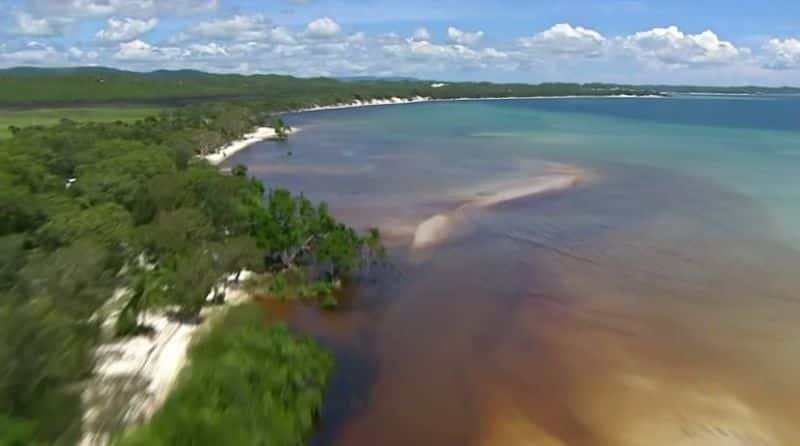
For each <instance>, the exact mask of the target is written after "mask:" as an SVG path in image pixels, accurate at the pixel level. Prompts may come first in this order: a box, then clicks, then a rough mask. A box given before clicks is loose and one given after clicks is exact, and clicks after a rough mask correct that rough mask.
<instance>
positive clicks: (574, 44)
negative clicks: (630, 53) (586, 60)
mask: <svg viewBox="0 0 800 446" xmlns="http://www.w3.org/2000/svg"><path fill="white" fill-rule="evenodd" d="M518 42H519V45H520V46H521V47H523V48H526V49H532V50H536V51H541V52H547V53H553V54H563V55H580V56H585V57H597V56H599V55H600V54H601V53H602V50H603V47H604V45H605V43H606V38H605V37H603V35H602V34H600V33H599V32H597V31H594V30H591V29H587V28H582V27H580V26H578V27H573V26H572V25H570V24H568V23H560V24H557V25H554V26H553V27H551V28H550V29H548V30H546V31H542V32H540V33H539V34H536V35H535V36H533V37H522V38H520V39H519V41H518Z"/></svg>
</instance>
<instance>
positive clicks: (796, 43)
mask: <svg viewBox="0 0 800 446" xmlns="http://www.w3.org/2000/svg"><path fill="white" fill-rule="evenodd" d="M764 53H765V54H764V67H766V68H769V69H773V70H789V69H793V68H800V40H798V39H784V40H781V39H770V41H769V42H767V44H766V45H765V46H764Z"/></svg>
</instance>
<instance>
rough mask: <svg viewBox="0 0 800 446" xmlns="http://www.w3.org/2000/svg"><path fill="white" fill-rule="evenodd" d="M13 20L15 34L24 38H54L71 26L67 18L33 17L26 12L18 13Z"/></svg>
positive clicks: (70, 21)
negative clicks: (14, 20)
mask: <svg viewBox="0 0 800 446" xmlns="http://www.w3.org/2000/svg"><path fill="white" fill-rule="evenodd" d="M15 19H16V32H17V33H18V34H22V35H25V36H55V35H58V34H61V33H63V32H64V31H65V30H66V28H67V27H69V25H71V24H72V20H71V19H69V18H67V17H56V16H52V17H34V16H33V15H31V14H28V13H26V12H20V13H18V14H17V15H16V16H15Z"/></svg>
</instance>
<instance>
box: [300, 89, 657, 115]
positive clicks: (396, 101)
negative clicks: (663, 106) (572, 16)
mask: <svg viewBox="0 0 800 446" xmlns="http://www.w3.org/2000/svg"><path fill="white" fill-rule="evenodd" d="M665 97H669V96H664V95H630V94H618V95H567V96H504V97H485V98H471V97H460V98H446V99H436V98H432V97H430V96H414V97H412V98H400V97H392V98H390V99H372V100H369V101H359V100H355V101H353V102H346V103H338V104H333V105H316V106H312V107H307V108H301V109H297V110H290V111H287V112H286V113H308V112H316V111H325V110H343V109H348V108H359V107H374V106H381V105H404V104H419V103H427V102H463V101H519V100H533V99H536V100H542V99H582V98H587V99H639V98H644V99H658V98H665Z"/></svg>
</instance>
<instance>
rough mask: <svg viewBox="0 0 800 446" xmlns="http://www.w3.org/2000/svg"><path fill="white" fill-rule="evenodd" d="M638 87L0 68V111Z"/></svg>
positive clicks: (289, 103) (275, 105) (606, 91)
mask: <svg viewBox="0 0 800 446" xmlns="http://www.w3.org/2000/svg"><path fill="white" fill-rule="evenodd" d="M652 93H653V91H650V90H647V89H642V88H638V87H627V86H619V85H614V86H611V85H601V84H594V85H590V84H570V83H549V84H538V85H531V84H492V83H488V82H481V83H474V82H458V83H436V82H433V81H421V80H412V79H405V80H370V79H365V80H347V81H342V80H337V79H332V78H297V77H292V76H281V75H273V74H267V75H250V76H245V75H239V74H211V73H204V72H201V71H193V70H179V71H166V70H159V71H153V72H149V73H139V72H132V71H121V70H116V69H112V68H104V67H83V68H29V67H17V68H10V69H5V70H0V106H28V105H70V104H87V103H94V104H99V103H115V102H116V103H125V102H128V103H138V102H147V103H180V102H190V101H197V100H208V99H223V98H238V99H253V100H263V101H264V102H265V103H269V105H270V108H271V109H274V110H277V109H281V108H283V109H286V108H298V107H303V106H310V105H314V104H332V103H339V102H351V101H354V100H356V99H373V98H389V97H392V96H397V97H412V96H426V97H431V98H439V99H448V98H457V97H475V98H480V97H508V96H562V95H576V96H582V95H593V96H594V95H616V94H631V95H644V94H652Z"/></svg>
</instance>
